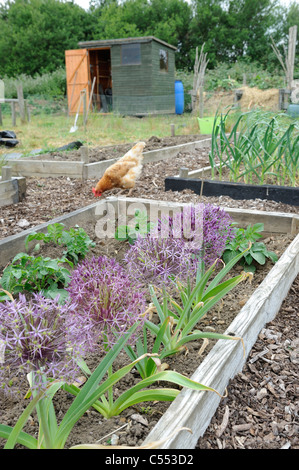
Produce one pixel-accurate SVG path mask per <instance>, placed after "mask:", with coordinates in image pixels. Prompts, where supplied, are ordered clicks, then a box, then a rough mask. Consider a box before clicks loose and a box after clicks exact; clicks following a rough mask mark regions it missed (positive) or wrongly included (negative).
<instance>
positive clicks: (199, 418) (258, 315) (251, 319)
mask: <svg viewBox="0 0 299 470" xmlns="http://www.w3.org/2000/svg"><path fill="white" fill-rule="evenodd" d="M298 272H299V235H297V237H296V238H295V239H294V240H293V242H292V243H291V244H290V245H289V247H288V248H287V249H286V251H285V252H284V254H283V255H282V256H281V258H280V259H279V260H278V262H277V263H276V264H275V265H274V267H273V268H272V269H271V271H270V272H269V274H268V275H267V276H266V278H265V279H264V281H263V282H262V283H261V284H260V286H259V287H258V288H257V289H256V290H255V292H254V294H253V295H252V296H251V297H250V299H249V300H248V301H247V303H246V304H245V305H244V307H243V308H242V310H241V311H240V313H239V314H238V315H237V317H236V318H235V319H234V321H233V322H232V323H231V325H230V326H229V328H228V329H227V331H226V332H225V334H231V333H234V335H235V336H237V337H241V338H243V340H244V343H245V349H246V353H245V356H244V354H243V347H242V345H241V343H240V342H238V341H225V340H219V341H217V343H216V345H215V346H214V347H213V349H212V350H211V351H210V353H209V354H208V355H207V356H206V358H205V359H204V360H203V362H202V363H201V365H200V366H199V367H198V369H197V370H196V371H195V373H194V374H193V375H192V377H191V379H192V380H195V381H198V382H200V383H203V384H205V385H207V386H209V387H212V388H214V389H215V390H217V391H218V392H219V393H221V394H222V395H224V393H225V389H226V387H227V386H228V384H229V381H230V379H232V378H233V377H234V376H235V375H236V374H237V373H238V372H240V371H241V370H242V367H243V366H244V364H245V361H246V358H247V356H248V354H249V352H250V350H251V348H252V346H253V345H254V343H255V342H256V339H257V337H258V334H259V333H260V331H261V329H262V328H263V327H264V326H265V324H266V323H268V322H269V321H271V320H273V318H275V316H276V314H277V313H278V311H279V309H280V306H281V304H282V302H283V300H284V299H285V297H286V295H287V293H288V291H289V289H290V287H291V285H292V283H293V281H294V279H295V278H296V276H297V275H298ZM220 400H221V399H220V397H219V396H218V395H217V394H216V393H213V392H199V393H196V392H194V391H191V390H190V389H185V388H184V389H183V390H182V391H181V392H180V394H179V395H178V396H177V398H176V399H175V400H174V401H173V402H172V403H171V404H170V406H169V408H168V409H167V411H166V412H165V413H164V415H163V416H162V418H161V419H160V420H159V421H158V423H157V424H156V426H155V427H154V428H153V430H152V431H151V432H150V434H149V435H148V436H147V438H146V439H145V440H144V442H143V445H146V444H149V443H150V442H153V441H159V440H161V439H165V437H166V436H167V435H171V434H172V433H173V432H175V431H176V430H178V429H180V428H181V427H187V428H189V429H191V430H192V434H190V433H189V432H187V431H184V432H179V433H177V434H175V435H174V436H173V437H171V438H170V439H168V441H167V442H166V443H165V444H162V445H161V447H160V448H161V449H194V448H195V446H196V444H197V441H198V439H199V438H200V437H201V436H203V434H204V432H205V430H206V429H207V427H208V425H209V423H210V421H211V419H212V417H213V415H214V413H215V411H216V409H217V407H218V405H219V402H220Z"/></svg>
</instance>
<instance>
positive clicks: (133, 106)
mask: <svg viewBox="0 0 299 470" xmlns="http://www.w3.org/2000/svg"><path fill="white" fill-rule="evenodd" d="M78 46H79V47H80V49H76V50H68V51H65V63H66V78H67V95H68V107H69V112H70V113H71V114H73V113H76V112H77V110H78V106H79V100H80V92H81V90H83V89H85V90H86V97H87V100H86V101H87V103H88V102H89V98H90V95H91V92H92V84H93V83H94V92H93V93H92V103H93V109H94V111H98V112H104V113H108V112H115V113H119V114H121V115H135V116H138V115H140V116H143V115H148V114H168V113H174V112H175V51H176V48H175V47H174V46H171V45H170V44H167V43H166V42H164V41H161V40H160V39H157V38H155V37H153V36H146V37H137V38H125V39H111V40H102V41H88V42H79V44H78ZM82 110H83V107H82V106H81V107H80V112H82Z"/></svg>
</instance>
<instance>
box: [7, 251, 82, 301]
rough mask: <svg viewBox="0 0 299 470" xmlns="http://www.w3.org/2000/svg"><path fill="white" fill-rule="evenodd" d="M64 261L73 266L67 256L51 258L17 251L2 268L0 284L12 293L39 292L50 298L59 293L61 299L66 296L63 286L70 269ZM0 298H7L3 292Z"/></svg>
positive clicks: (67, 281) (68, 277)
mask: <svg viewBox="0 0 299 470" xmlns="http://www.w3.org/2000/svg"><path fill="white" fill-rule="evenodd" d="M65 263H67V264H68V265H69V266H70V267H73V263H72V262H71V261H69V260H68V259H67V258H57V259H52V258H49V257H43V256H37V257H34V256H30V255H28V254H27V253H19V254H17V255H16V256H15V257H14V259H13V260H12V262H11V264H10V265H9V266H7V267H6V268H5V269H4V271H3V274H2V277H1V279H0V284H1V285H2V287H3V289H5V290H6V291H8V292H11V293H12V294H18V293H24V292H25V291H26V292H41V293H42V294H43V295H44V296H45V297H49V298H52V299H54V298H55V297H57V296H58V295H59V296H60V300H61V301H63V300H64V299H65V298H66V297H67V296H68V293H67V291H66V290H65V289H64V288H65V287H66V286H67V285H68V283H69V282H70V271H69V270H68V269H67V268H66V267H65ZM0 300H7V295H6V294H5V293H4V292H1V293H0Z"/></svg>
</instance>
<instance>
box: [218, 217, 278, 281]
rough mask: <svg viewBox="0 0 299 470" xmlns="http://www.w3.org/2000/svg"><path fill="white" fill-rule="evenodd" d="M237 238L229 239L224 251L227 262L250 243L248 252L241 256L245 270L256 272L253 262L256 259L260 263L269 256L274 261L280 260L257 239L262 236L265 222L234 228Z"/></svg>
mask: <svg viewBox="0 0 299 470" xmlns="http://www.w3.org/2000/svg"><path fill="white" fill-rule="evenodd" d="M234 230H235V238H233V239H232V240H230V241H229V243H228V244H227V245H226V249H225V251H224V252H223V255H222V258H223V261H224V262H225V263H228V262H229V261H230V260H231V259H233V258H234V257H235V256H236V254H238V253H241V252H243V251H244V249H245V247H246V246H248V243H251V247H250V249H249V251H248V252H246V253H245V254H244V257H243V258H241V260H240V263H241V264H242V265H243V266H244V269H245V271H250V272H255V271H256V266H255V265H254V264H253V261H255V262H256V263H258V264H261V265H263V264H265V262H266V260H267V258H269V259H270V260H271V261H272V262H273V263H275V262H276V261H277V260H278V257H277V255H276V253H274V252H273V251H268V249H267V247H266V245H265V244H264V243H263V242H258V241H257V240H258V239H260V238H261V237H262V234H261V232H262V231H263V230H264V224H262V223H257V224H255V225H253V226H251V225H248V227H247V228H246V229H244V228H240V227H239V228H236V227H235V228H234Z"/></svg>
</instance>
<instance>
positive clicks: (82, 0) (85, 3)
mask: <svg viewBox="0 0 299 470" xmlns="http://www.w3.org/2000/svg"><path fill="white" fill-rule="evenodd" d="M187 1H188V0H187ZM293 1H294V0H280V3H282V4H283V5H286V6H287V5H289V4H290V3H292V2H293ZM75 3H77V5H80V7H82V8H84V9H85V10H88V7H89V0H75Z"/></svg>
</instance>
